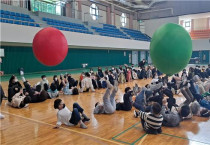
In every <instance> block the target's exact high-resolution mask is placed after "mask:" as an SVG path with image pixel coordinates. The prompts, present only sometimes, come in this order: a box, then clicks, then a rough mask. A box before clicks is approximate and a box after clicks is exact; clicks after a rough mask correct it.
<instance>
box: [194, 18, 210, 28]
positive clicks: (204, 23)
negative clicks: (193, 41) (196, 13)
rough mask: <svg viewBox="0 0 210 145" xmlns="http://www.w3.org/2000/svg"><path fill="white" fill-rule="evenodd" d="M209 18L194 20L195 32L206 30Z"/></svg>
mask: <svg viewBox="0 0 210 145" xmlns="http://www.w3.org/2000/svg"><path fill="white" fill-rule="evenodd" d="M207 21H208V18H201V19H194V20H193V22H194V30H206V29H207V28H208V26H207Z"/></svg>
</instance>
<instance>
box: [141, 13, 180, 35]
mask: <svg viewBox="0 0 210 145" xmlns="http://www.w3.org/2000/svg"><path fill="white" fill-rule="evenodd" d="M144 22H145V33H146V34H147V35H149V36H150V37H152V35H153V33H154V32H155V31H156V29H158V28H159V27H160V26H161V25H163V24H167V23H175V24H179V18H178V17H169V18H161V19H151V20H145V21H144Z"/></svg>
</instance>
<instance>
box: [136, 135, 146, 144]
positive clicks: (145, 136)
mask: <svg viewBox="0 0 210 145" xmlns="http://www.w3.org/2000/svg"><path fill="white" fill-rule="evenodd" d="M147 135H148V134H146V135H145V136H144V137H143V138H142V139H141V140H140V142H139V143H138V145H141V144H142V142H143V141H144V140H145V138H146V137H147Z"/></svg>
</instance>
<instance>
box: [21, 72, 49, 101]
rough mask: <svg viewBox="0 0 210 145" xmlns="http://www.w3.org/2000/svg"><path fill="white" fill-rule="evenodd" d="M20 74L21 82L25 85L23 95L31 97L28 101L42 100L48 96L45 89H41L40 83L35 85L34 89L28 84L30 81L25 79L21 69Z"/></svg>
mask: <svg viewBox="0 0 210 145" xmlns="http://www.w3.org/2000/svg"><path fill="white" fill-rule="evenodd" d="M20 75H21V78H22V81H23V84H24V86H25V95H26V96H30V98H31V99H30V100H31V101H30V103H38V102H43V101H45V100H47V99H48V98H49V94H48V93H47V91H45V90H44V89H43V90H41V85H37V86H36V88H35V89H34V88H33V87H31V86H30V83H29V82H28V81H26V79H25V77H24V72H23V71H20ZM43 87H44V86H43Z"/></svg>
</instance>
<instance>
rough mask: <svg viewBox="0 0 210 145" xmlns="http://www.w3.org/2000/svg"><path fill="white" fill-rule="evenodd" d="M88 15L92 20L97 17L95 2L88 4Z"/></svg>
mask: <svg viewBox="0 0 210 145" xmlns="http://www.w3.org/2000/svg"><path fill="white" fill-rule="evenodd" d="M90 15H91V17H92V18H93V20H97V19H98V7H97V6H96V4H92V5H91V6H90Z"/></svg>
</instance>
